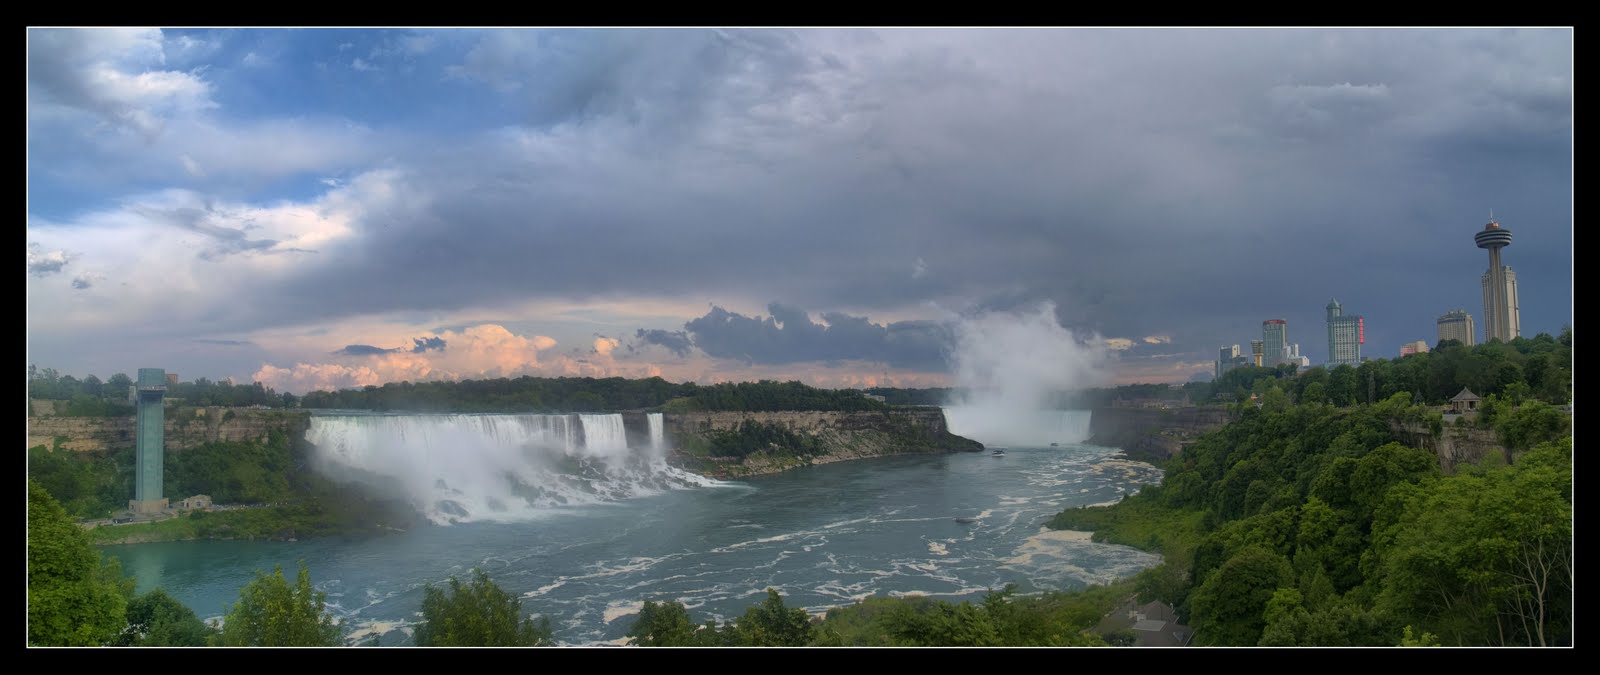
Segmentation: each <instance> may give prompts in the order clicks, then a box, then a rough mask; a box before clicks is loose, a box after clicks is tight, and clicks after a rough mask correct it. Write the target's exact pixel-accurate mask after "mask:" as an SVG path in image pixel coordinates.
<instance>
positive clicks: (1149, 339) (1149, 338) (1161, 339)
mask: <svg viewBox="0 0 1600 675" xmlns="http://www.w3.org/2000/svg"><path fill="white" fill-rule="evenodd" d="M1141 339H1142V340H1144V342H1145V344H1152V345H1167V344H1172V336H1171V335H1146V336H1144V337H1143V338H1141Z"/></svg>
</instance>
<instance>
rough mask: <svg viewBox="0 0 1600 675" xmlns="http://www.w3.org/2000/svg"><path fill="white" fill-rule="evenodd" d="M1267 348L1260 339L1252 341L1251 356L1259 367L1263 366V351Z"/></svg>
mask: <svg viewBox="0 0 1600 675" xmlns="http://www.w3.org/2000/svg"><path fill="white" fill-rule="evenodd" d="M1265 349H1266V348H1265V347H1263V346H1262V344H1261V341H1260V340H1251V341H1250V357H1251V358H1252V359H1253V360H1254V361H1255V364H1256V367H1257V368H1260V367H1261V353H1262V351H1264V350H1265Z"/></svg>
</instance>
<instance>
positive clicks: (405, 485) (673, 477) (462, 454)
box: [306, 414, 716, 524]
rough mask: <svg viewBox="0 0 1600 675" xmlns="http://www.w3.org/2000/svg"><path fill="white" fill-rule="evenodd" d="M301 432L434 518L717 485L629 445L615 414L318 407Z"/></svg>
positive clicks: (343, 465) (323, 456) (332, 463)
mask: <svg viewBox="0 0 1600 675" xmlns="http://www.w3.org/2000/svg"><path fill="white" fill-rule="evenodd" d="M652 424H655V422H654V421H652ZM654 428H655V427H653V426H652V432H651V433H652V435H651V438H652V439H654V438H655V435H654V434H655V432H654ZM306 440H307V441H308V442H309V443H311V444H312V445H313V446H315V450H314V452H313V454H312V459H313V463H314V465H315V466H316V468H317V469H318V470H319V471H322V472H323V473H325V474H326V475H328V476H330V477H332V478H334V479H336V480H344V481H360V482H363V483H366V484H369V485H371V486H373V487H376V488H378V489H379V490H380V491H381V492H385V493H388V494H391V495H393V496H396V497H401V498H404V499H406V500H407V501H409V502H410V503H411V504H412V505H413V506H414V507H415V508H416V509H417V511H418V512H420V513H422V514H423V515H425V516H427V517H428V519H429V520H431V521H433V522H435V523H439V524H448V523H453V522H465V521H473V520H523V519H527V518H531V517H536V516H537V515H539V514H540V513H542V512H548V511H549V510H550V509H553V508H560V507H572V506H581V505H584V504H594V503H600V502H606V501H615V500H620V499H628V498H632V497H637V496H642V495H647V494H654V493H657V492H661V491H663V490H671V489H679V488H686V487H695V486H705V485H714V484H716V481H711V480H708V479H705V478H702V477H700V476H696V475H694V474H690V473H687V472H684V471H681V470H678V469H675V468H672V467H669V466H667V464H666V462H665V461H664V460H663V459H662V458H661V455H660V453H657V452H653V451H650V450H648V449H645V448H640V449H638V451H637V452H636V451H634V450H632V449H630V448H628V441H627V435H626V433H625V431H624V430H623V425H622V416H621V415H615V414H612V415H338V416H334V415H327V416H324V415H316V416H313V417H312V418H311V426H310V428H309V429H307V430H306ZM654 443H655V441H654V440H652V445H654Z"/></svg>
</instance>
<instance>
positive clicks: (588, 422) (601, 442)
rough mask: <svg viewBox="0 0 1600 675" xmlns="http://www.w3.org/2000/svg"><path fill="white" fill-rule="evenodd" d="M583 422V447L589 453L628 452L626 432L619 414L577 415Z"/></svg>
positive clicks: (609, 454) (612, 454) (612, 453)
mask: <svg viewBox="0 0 1600 675" xmlns="http://www.w3.org/2000/svg"><path fill="white" fill-rule="evenodd" d="M578 421H579V422H582V423H583V447H584V448H585V449H587V450H588V451H589V452H591V453H595V454H603V455H608V456H614V455H617V454H618V453H621V454H627V452H628V433H627V431H625V430H624V429H623V428H622V416H621V415H615V414H613V415H579V416H578Z"/></svg>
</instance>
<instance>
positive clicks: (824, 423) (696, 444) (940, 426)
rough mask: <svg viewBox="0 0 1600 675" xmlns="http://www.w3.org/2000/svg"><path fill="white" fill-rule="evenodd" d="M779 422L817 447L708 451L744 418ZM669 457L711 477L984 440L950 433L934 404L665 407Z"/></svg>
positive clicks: (972, 446) (970, 447)
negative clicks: (835, 408)
mask: <svg viewBox="0 0 1600 675" xmlns="http://www.w3.org/2000/svg"><path fill="white" fill-rule="evenodd" d="M746 421H749V422H754V423H757V424H761V425H768V426H770V427H777V428H781V429H783V430H786V431H788V432H791V433H793V434H795V435H797V436H803V437H805V438H806V439H810V440H809V442H811V443H813V444H814V448H815V452H813V453H812V454H809V455H804V456H797V455H795V454H793V453H789V452H785V451H784V450H783V449H781V448H777V447H766V448H757V447H748V448H741V449H742V450H744V451H746V452H747V453H748V454H745V455H743V456H742V457H717V456H713V455H711V454H710V453H711V445H712V440H713V439H714V438H716V437H717V436H718V435H719V434H732V433H736V432H738V431H739V429H740V427H741V425H742V424H743V423H744V422H746ZM662 422H663V424H662V426H663V427H664V431H665V435H666V442H667V446H668V447H669V448H671V449H672V451H673V460H674V462H675V463H677V464H679V465H680V466H682V467H683V468H684V469H687V470H690V471H695V472H698V473H703V474H706V475H709V476H712V477H715V478H732V477H738V476H751V475H758V474H767V473H777V472H779V471H784V470H787V469H792V468H795V467H800V466H808V465H811V464H827V463H829V462H839V461H844V460H850V459H862V458H865V457H881V456H884V455H898V454H907V453H940V452H957V451H970V452H976V451H980V450H983V444H981V443H978V442H977V441H973V440H970V439H966V438H962V437H960V436H956V435H955V434H952V433H950V430H949V429H948V428H946V427H945V423H944V411H942V410H940V409H938V408H911V409H892V410H887V411H866V412H695V413H669V414H667V415H666V416H665V417H664V418H663V420H662Z"/></svg>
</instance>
